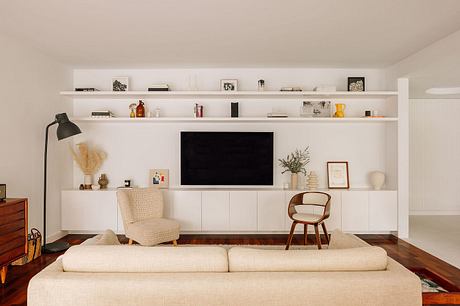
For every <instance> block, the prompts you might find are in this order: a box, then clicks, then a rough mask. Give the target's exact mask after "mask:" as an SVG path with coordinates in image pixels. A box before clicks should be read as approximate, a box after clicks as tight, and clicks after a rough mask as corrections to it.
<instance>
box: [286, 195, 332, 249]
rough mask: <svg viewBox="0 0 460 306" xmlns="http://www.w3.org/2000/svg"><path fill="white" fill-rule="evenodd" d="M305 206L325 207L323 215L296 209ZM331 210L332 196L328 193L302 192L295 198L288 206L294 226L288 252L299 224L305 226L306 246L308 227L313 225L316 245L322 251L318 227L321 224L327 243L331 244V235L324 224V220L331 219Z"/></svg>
mask: <svg viewBox="0 0 460 306" xmlns="http://www.w3.org/2000/svg"><path fill="white" fill-rule="evenodd" d="M305 206H313V207H315V206H316V207H323V213H322V214H321V215H319V214H313V213H305V212H302V211H297V209H296V207H299V208H301V207H305ZM330 209H331V196H330V195H329V194H327V193H324V192H302V193H299V194H296V195H295V196H293V197H292V199H291V201H290V202H289V206H288V215H289V218H291V219H292V225H291V231H290V233H289V237H288V240H287V243H286V250H289V247H290V245H291V242H292V237H293V236H294V230H295V227H296V225H297V224H298V223H300V224H303V225H304V244H305V245H306V244H307V230H308V225H313V226H314V228H315V235H316V244H317V245H318V249H321V237H320V235H319V230H318V226H319V225H320V224H321V226H322V227H323V232H324V235H325V236H326V241H327V243H328V244H329V235H328V233H327V230H326V225H325V224H324V220H326V219H327V218H329V214H330ZM299 210H301V209H299ZM303 211H305V210H303Z"/></svg>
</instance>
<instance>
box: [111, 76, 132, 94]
mask: <svg viewBox="0 0 460 306" xmlns="http://www.w3.org/2000/svg"><path fill="white" fill-rule="evenodd" d="M128 90H129V78H128V77H115V78H112V91H128Z"/></svg>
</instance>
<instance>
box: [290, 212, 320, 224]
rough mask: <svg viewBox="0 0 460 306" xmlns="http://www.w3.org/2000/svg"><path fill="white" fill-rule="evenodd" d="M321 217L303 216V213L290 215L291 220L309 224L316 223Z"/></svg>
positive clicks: (313, 215)
mask: <svg viewBox="0 0 460 306" xmlns="http://www.w3.org/2000/svg"><path fill="white" fill-rule="evenodd" d="M322 217H323V215H315V214H304V213H295V214H293V215H292V218H293V219H294V220H298V221H304V222H311V223H315V222H318V221H319V220H320V219H321V218H322Z"/></svg>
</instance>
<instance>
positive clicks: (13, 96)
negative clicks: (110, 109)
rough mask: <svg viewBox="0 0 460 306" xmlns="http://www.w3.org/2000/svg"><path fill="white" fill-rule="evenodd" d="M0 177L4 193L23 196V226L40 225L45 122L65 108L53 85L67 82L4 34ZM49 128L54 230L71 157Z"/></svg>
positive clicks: (61, 71) (60, 70) (68, 77)
mask: <svg viewBox="0 0 460 306" xmlns="http://www.w3.org/2000/svg"><path fill="white" fill-rule="evenodd" d="M0 46H1V48H0V67H1V70H2V72H1V73H0V130H1V131H2V138H3V139H2V144H3V145H2V149H1V150H0V182H1V183H5V184H7V196H8V197H26V198H29V228H31V227H37V228H38V229H39V230H42V222H43V221H42V220H43V219H42V216H43V213H42V211H43V200H42V197H43V191H42V189H43V148H44V129H45V126H46V125H47V124H48V123H49V122H51V121H53V120H54V115H55V114H56V113H58V112H64V111H69V110H71V109H70V108H69V103H65V102H63V99H62V98H61V97H59V90H61V89H62V88H67V87H68V86H69V85H70V84H71V82H72V74H71V70H70V69H68V68H66V67H65V66H63V65H61V64H59V63H57V62H55V61H54V60H53V59H51V58H49V57H48V56H46V55H43V54H41V53H40V52H38V51H36V50H34V49H31V48H30V47H28V46H26V45H23V44H21V43H18V42H16V41H14V40H12V39H10V38H8V37H5V36H0ZM55 131H56V130H55V127H54V128H52V129H51V130H50V146H49V179H48V222H47V223H48V227H47V233H48V236H49V235H53V234H56V233H57V232H59V231H60V190H61V189H62V188H63V187H65V186H66V184H68V185H70V184H71V183H70V180H71V175H69V174H67V175H65V173H66V172H67V171H68V170H70V169H71V161H69V159H68V158H67V159H66V158H65V157H66V156H67V155H66V154H62V150H63V147H64V146H63V144H57V141H56V136H55V135H56V132H55Z"/></svg>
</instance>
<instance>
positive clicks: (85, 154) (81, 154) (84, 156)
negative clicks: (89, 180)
mask: <svg viewBox="0 0 460 306" xmlns="http://www.w3.org/2000/svg"><path fill="white" fill-rule="evenodd" d="M77 148H78V153H77V152H75V151H74V149H73V148H72V147H70V152H72V157H73V160H74V161H75V162H76V163H77V165H78V167H80V169H81V171H82V172H83V174H84V175H94V174H95V173H96V172H97V171H98V170H99V168H100V167H101V165H102V162H103V161H104V159H105V158H106V157H107V156H106V154H105V153H104V152H103V151H101V150H97V149H89V147H88V144H86V143H85V142H82V143H79V144H77Z"/></svg>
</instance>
